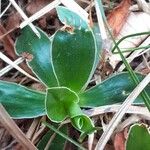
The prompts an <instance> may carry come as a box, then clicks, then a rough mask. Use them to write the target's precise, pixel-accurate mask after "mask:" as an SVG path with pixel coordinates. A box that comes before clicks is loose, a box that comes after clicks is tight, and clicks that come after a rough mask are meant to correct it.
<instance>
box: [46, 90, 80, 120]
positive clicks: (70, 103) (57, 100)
mask: <svg viewBox="0 0 150 150" xmlns="http://www.w3.org/2000/svg"><path fill="white" fill-rule="evenodd" d="M78 101H79V98H78V96H77V95H76V94H75V93H74V92H73V91H71V90H70V89H68V88H66V87H54V88H49V89H47V95H46V112H47V115H48V117H49V118H50V120H52V121H54V122H61V121H63V120H64V119H65V118H66V117H68V116H74V113H75V112H76V111H78V110H76V109H78V107H76V105H75V103H78ZM69 110H70V111H69Z"/></svg>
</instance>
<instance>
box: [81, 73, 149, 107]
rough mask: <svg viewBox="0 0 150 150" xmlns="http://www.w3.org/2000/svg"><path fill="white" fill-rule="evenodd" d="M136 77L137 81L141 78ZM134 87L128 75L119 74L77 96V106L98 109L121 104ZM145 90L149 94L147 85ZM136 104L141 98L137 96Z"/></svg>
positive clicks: (140, 76) (140, 101)
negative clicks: (78, 100) (78, 99)
mask: <svg viewBox="0 0 150 150" xmlns="http://www.w3.org/2000/svg"><path fill="white" fill-rule="evenodd" d="M137 75H138V77H139V79H142V78H143V76H142V75H140V74H137ZM135 87H136V86H135V84H134V82H133V81H132V79H131V77H130V75H129V74H128V73H120V74H118V75H115V76H112V77H110V78H108V79H106V80H104V81H103V82H102V83H100V84H98V85H96V86H95V87H93V88H91V89H89V90H87V91H85V92H83V93H81V94H79V98H80V102H79V103H80V104H79V105H80V106H81V107H98V106H103V105H111V104H115V103H121V102H123V101H124V100H125V98H126V97H127V96H128V95H129V94H130V93H131V92H132V91H133V89H134V88H135ZM146 90H147V93H148V94H150V86H149V85H148V86H147V88H146ZM136 102H137V103H142V102H143V101H142V98H141V97H140V96H139V97H138V98H137V99H136Z"/></svg>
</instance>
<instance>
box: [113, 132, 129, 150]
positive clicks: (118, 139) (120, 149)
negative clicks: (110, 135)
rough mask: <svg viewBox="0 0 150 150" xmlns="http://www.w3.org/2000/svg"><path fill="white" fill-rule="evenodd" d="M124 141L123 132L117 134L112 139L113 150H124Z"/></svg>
mask: <svg viewBox="0 0 150 150" xmlns="http://www.w3.org/2000/svg"><path fill="white" fill-rule="evenodd" d="M125 141H126V139H125V136H124V131H121V132H118V133H117V134H116V135H115V138H114V148H115V150H125Z"/></svg>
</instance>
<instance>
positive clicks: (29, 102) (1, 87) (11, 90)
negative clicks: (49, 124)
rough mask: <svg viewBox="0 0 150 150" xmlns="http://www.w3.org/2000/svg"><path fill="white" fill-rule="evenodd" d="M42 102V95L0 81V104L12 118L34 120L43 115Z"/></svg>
mask: <svg viewBox="0 0 150 150" xmlns="http://www.w3.org/2000/svg"><path fill="white" fill-rule="evenodd" d="M44 101H45V94H44V93H41V92H37V91H34V90H31V89H28V88H26V87H23V86H21V85H17V84H15V83H10V82H5V81H0V103H2V105H3V106H4V107H5V109H6V110H7V111H8V113H9V114H10V116H11V117H13V118H17V119H21V118H34V117H38V116H43V115H45V106H44Z"/></svg>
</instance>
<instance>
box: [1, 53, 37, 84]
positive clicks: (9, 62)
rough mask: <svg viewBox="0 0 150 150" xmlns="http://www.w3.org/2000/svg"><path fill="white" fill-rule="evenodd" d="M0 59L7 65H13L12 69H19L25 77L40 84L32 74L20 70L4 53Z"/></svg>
mask: <svg viewBox="0 0 150 150" xmlns="http://www.w3.org/2000/svg"><path fill="white" fill-rule="evenodd" d="M0 58H1V59H2V60H3V61H5V62H6V63H8V64H9V65H11V66H12V67H14V68H15V69H17V70H18V71H20V72H21V73H23V74H24V75H26V76H27V77H29V78H31V79H33V80H35V81H37V82H39V80H37V79H36V78H34V77H33V76H31V75H30V74H28V73H27V72H25V71H24V70H23V69H22V68H20V67H19V66H18V65H16V63H14V62H13V61H12V60H10V59H9V58H8V57H7V56H5V55H4V54H3V53H2V52H0Z"/></svg>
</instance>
